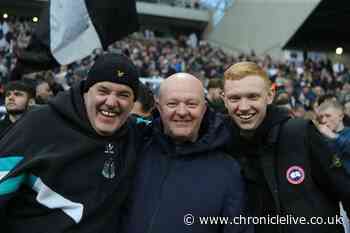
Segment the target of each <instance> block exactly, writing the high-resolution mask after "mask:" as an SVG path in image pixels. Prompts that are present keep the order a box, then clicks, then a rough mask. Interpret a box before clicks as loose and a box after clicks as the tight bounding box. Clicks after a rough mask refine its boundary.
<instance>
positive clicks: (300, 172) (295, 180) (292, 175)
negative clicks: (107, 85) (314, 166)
mask: <svg viewBox="0 0 350 233" xmlns="http://www.w3.org/2000/svg"><path fill="white" fill-rule="evenodd" d="M286 176H287V180H288V182H289V183H291V184H301V183H302V182H303V181H304V180H305V172H304V169H303V168H301V167H299V166H291V167H290V168H288V170H287V173H286Z"/></svg>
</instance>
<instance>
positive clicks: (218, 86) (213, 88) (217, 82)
mask: <svg viewBox="0 0 350 233" xmlns="http://www.w3.org/2000/svg"><path fill="white" fill-rule="evenodd" d="M222 86H223V84H222V80H221V79H219V78H214V79H210V80H209V83H208V86H207V90H208V94H207V101H208V105H209V107H210V108H212V109H213V110H214V111H218V112H222V113H226V112H227V111H226V108H225V104H224V101H223V100H222V97H221V94H222Z"/></svg>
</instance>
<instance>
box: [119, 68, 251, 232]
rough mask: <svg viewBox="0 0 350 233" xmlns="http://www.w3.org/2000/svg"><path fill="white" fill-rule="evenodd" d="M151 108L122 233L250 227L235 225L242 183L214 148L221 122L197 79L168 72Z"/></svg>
mask: <svg viewBox="0 0 350 233" xmlns="http://www.w3.org/2000/svg"><path fill="white" fill-rule="evenodd" d="M157 107H158V110H159V112H160V116H161V121H158V122H157V121H156V122H155V123H154V126H153V134H152V136H151V137H150V140H149V142H148V143H147V144H146V146H145V148H144V153H143V158H142V160H141V162H140V164H139V172H138V174H137V176H136V180H135V184H134V190H133V195H132V197H131V200H130V201H131V202H130V206H129V209H128V212H127V216H126V219H125V226H124V231H123V232H126V233H148V232H152V233H158V232H159V233H164V232H166V233H181V232H191V233H215V232H232V233H233V232H251V231H252V226H251V225H248V224H246V225H244V224H238V223H239V221H238V219H239V216H240V215H241V216H244V215H245V214H246V213H245V204H246V200H245V199H246V195H245V187H244V184H243V181H242V177H241V175H240V169H239V166H238V164H237V163H236V162H235V160H233V159H232V158H230V157H229V156H227V155H226V154H225V153H224V152H222V151H221V149H220V148H222V146H223V145H224V144H225V143H227V139H228V137H226V136H225V135H223V131H224V130H223V129H224V127H225V126H224V125H223V121H222V120H223V119H222V118H221V117H220V116H217V115H214V114H211V113H210V112H207V109H206V103H205V99H204V90H203V86H202V84H201V82H200V81H199V80H198V79H197V78H195V77H194V76H192V75H190V74H186V73H178V74H175V75H172V76H170V77H169V78H168V79H166V80H165V81H164V82H163V83H162V84H161V88H160V97H159V103H158V106H157ZM217 217H224V218H222V219H221V221H222V222H221V223H220V219H219V221H218V222H215V219H218V218H217ZM235 217H236V218H235ZM205 220H208V221H207V222H206V223H205Z"/></svg>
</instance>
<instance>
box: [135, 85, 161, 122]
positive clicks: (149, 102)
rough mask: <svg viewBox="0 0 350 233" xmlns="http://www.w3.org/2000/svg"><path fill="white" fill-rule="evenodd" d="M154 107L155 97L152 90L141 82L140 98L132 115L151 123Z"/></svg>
mask: <svg viewBox="0 0 350 233" xmlns="http://www.w3.org/2000/svg"><path fill="white" fill-rule="evenodd" d="M154 107H155V104H154V97H153V93H152V91H151V89H150V88H149V87H148V86H147V85H144V84H143V83H141V82H140V83H139V89H138V97H137V100H136V102H135V104H134V107H133V109H132V110H131V113H132V114H133V115H134V116H136V117H138V118H141V119H143V120H150V121H151V120H152V119H153V117H152V112H153V109H154Z"/></svg>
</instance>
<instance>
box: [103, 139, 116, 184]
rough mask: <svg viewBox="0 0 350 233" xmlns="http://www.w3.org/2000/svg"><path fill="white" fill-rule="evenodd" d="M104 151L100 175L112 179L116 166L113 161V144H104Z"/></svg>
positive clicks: (114, 154) (114, 153)
mask: <svg viewBox="0 0 350 233" xmlns="http://www.w3.org/2000/svg"><path fill="white" fill-rule="evenodd" d="M104 153H105V155H106V156H107V159H106V160H105V162H104V164H103V169H102V175H103V176H104V177H105V178H106V179H113V178H114V177H115V175H116V171H115V170H116V166H115V163H114V157H115V156H116V152H115V145H114V144H112V143H108V144H106V147H105V151H104Z"/></svg>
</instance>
